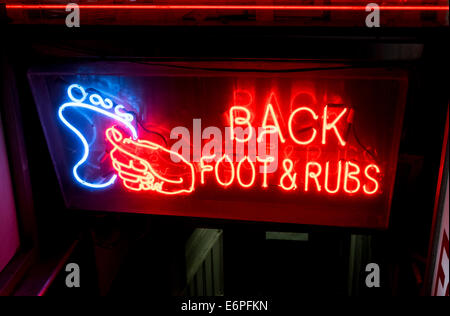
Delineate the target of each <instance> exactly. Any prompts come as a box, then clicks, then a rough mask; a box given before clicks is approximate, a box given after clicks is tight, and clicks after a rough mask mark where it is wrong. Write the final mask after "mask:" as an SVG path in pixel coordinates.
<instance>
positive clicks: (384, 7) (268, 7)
mask: <svg viewBox="0 0 450 316" xmlns="http://www.w3.org/2000/svg"><path fill="white" fill-rule="evenodd" d="M78 7H79V8H80V9H83V10H85V9H86V10H292V11H364V12H365V10H366V6H363V5H354V6H351V5H342V6H336V5H151V4H149V5H123V4H110V5H107V4H102V5H90V4H79V5H78ZM65 8H66V5H63V4H7V5H6V9H7V10H64V9H65ZM379 9H380V10H384V11H448V10H449V8H448V6H445V5H416V6H413V5H401V6H400V5H398V6H396V5H379Z"/></svg>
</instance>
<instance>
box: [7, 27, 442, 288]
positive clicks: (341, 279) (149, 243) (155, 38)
mask: <svg viewBox="0 0 450 316" xmlns="http://www.w3.org/2000/svg"><path fill="white" fill-rule="evenodd" d="M1 31H2V32H1V34H2V44H3V45H1V46H3V47H2V49H1V50H2V54H3V62H2V68H1V71H2V73H3V74H2V77H3V80H4V81H3V85H4V88H3V89H2V99H3V100H4V101H5V102H2V106H1V111H2V117H3V118H4V119H3V120H4V121H5V128H6V130H7V132H6V134H7V135H9V137H8V136H7V138H8V139H7V143H8V145H9V148H10V150H11V157H14V155H16V154H17V152H16V151H17V149H14V148H17V146H19V147H20V148H22V150H25V152H26V158H27V162H28V166H29V170H28V171H29V176H30V179H31V183H30V187H29V188H30V192H28V191H27V190H18V191H20V192H16V200H17V203H18V204H22V205H24V204H26V205H28V206H30V205H32V208H33V209H34V214H35V218H36V221H35V222H34V220H31V221H32V222H33V223H34V224H33V223H31V224H30V223H29V221H30V219H25V221H24V218H21V222H22V225H21V232H22V236H23V238H22V246H23V247H27V246H28V247H38V249H39V255H38V256H37V259H36V265H40V266H44V267H45V265H46V262H49V260H50V259H48V258H53V257H54V256H55V254H56V253H64V251H65V249H67V247H68V246H69V245H71V244H72V242H73V241H74V240H79V242H78V244H77V245H76V247H75V251H74V252H73V253H71V254H70V260H71V262H78V263H79V264H80V266H82V267H86V268H82V269H84V270H83V271H84V272H83V273H84V274H83V282H85V283H84V284H83V286H82V287H81V288H80V289H68V288H66V287H65V286H64V278H65V273H64V271H63V272H62V273H60V274H59V275H58V276H57V277H56V279H55V281H54V282H53V283H52V285H51V286H50V288H49V290H48V292H47V295H74V294H76V295H98V294H109V295H120V296H122V295H146V296H149V295H180V294H183V290H184V288H185V286H186V284H185V276H184V273H185V272H184V271H185V257H184V247H185V243H186V241H187V239H188V237H189V236H190V234H191V233H192V232H193V231H194V229H196V228H220V229H223V236H224V239H223V240H224V242H223V251H224V284H225V290H224V291H225V295H250V296H272V295H285V294H287V295H296V296H297V295H338V296H346V295H348V294H351V295H368V296H372V295H383V296H387V295H419V294H420V291H421V289H422V287H423V285H424V283H423V282H424V280H423V278H424V275H425V268H426V260H427V254H428V245H429V238H430V229H431V225H432V217H433V206H434V199H435V193H436V192H435V191H436V185H437V179H438V171H439V167H440V164H439V162H440V157H441V147H442V140H443V131H444V123H445V118H446V115H447V114H446V112H447V106H448V95H449V93H448V91H449V90H448V89H449V78H448V56H449V51H448V47H447V45H446V43H448V39H449V32H448V29H440V28H438V29H425V28H423V29H414V28H409V29H401V28H397V29H385V28H384V29H380V30H374V29H345V28H313V29H309V28H290V27H283V28H281V29H280V28H276V27H273V28H265V27H259V28H251V27H247V28H244V27H231V26H230V27H209V28H208V27H201V28H200V27H180V28H177V27H125V26H121V27H118V26H116V27H113V26H109V27H108V26H103V27H91V26H84V27H81V28H80V29H68V28H65V27H55V26H53V27H46V26H20V25H15V26H11V25H10V26H4V27H3V28H2V30H1ZM421 45H423V54H417V56H419V57H418V58H409V57H408V56H414V55H415V50H416V49H417V47H420V46H421ZM226 58H236V59H240V58H250V59H257V58H277V59H281V60H282V59H287V58H294V59H298V60H312V61H314V62H318V63H320V62H321V61H323V62H330V61H345V62H349V63H351V64H353V65H355V66H358V65H363V66H370V67H395V68H403V69H406V70H407V71H408V74H409V87H408V100H407V105H406V111H405V120H404V125H403V130H402V139H401V146H400V152H399V165H398V171H397V177H396V186H395V191H394V192H395V193H394V200H393V203H392V210H391V220H390V225H389V229H388V230H386V231H367V230H350V229H337V228H327V227H309V226H303V225H290V224H283V225H281V224H267V223H251V222H236V221H220V220H206V219H196V218H179V217H178V218H175V217H170V216H152V215H138V214H110V213H102V212H87V211H82V210H67V209H66V208H65V205H64V202H63V199H62V195H61V192H60V188H59V185H58V182H57V179H56V174H55V171H54V168H53V165H52V162H51V159H50V155H49V152H48V149H47V144H46V141H45V138H44V135H43V132H42V128H41V125H40V122H39V118H38V115H37V111H36V107H35V104H34V100H33V97H32V94H31V90H30V86H29V83H28V80H27V76H26V74H27V70H28V69H29V67H31V66H35V65H45V64H48V63H50V64H57V63H70V62H72V61H73V62H75V61H92V60H94V61H95V60H136V61H142V60H144V61H149V60H151V61H160V60H190V59H193V60H209V59H214V60H222V59H226ZM11 87H13V88H11ZM10 89H13V90H15V91H16V94H15V96H16V97H14V95H13V96H12V95H11V94H10V91H11V90H10ZM11 104H15V105H14V106H11ZM17 118H20V120H21V122H20V121H16V119H17ZM17 122H18V123H20V126H21V128H22V131H23V138H24V144H23V146H22V144H20V142H19V141H18V140H17V136H11V135H13V133H14V128H15V127H14V126H16V125H15V123H17ZM18 164H20V161H18V160H17V159H16V160H14V159H13V161H12V162H11V165H12V168H13V169H14V168H15V169H17V167H18ZM17 179H18V178H17V177H15V185H16V188H17V187H18V186H19V184H18V183H17V181H19V180H17ZM27 192H28V193H31V195H27V194H28V193H27ZM30 199H32V200H30ZM21 216H23V215H19V217H21ZM30 227H34V228H33V229H30ZM267 231H286V232H300V233H309V240H308V241H306V242H304V241H276V240H266V238H265V232H267ZM352 236H358V237H357V238H358V240H359V243H360V248H359V249H360V252H361V253H360V258H361V262H360V263H359V267H356V268H355V269H353V270H352V269H350V266H349V264H350V262H349V260H350V259H349V253H350V251H351V247H350V245H351V242H350V241H351V238H352ZM353 238H355V237H353ZM96 249H97V250H98V249H109V250H111V251H112V252H114V256H115V257H114V258H116V259H115V260H109V259H108V260H106V259H107V258H106V257H105V258H103V260H102V257H101V255H100V257H99V252H98V251H97V250H96ZM96 251H97V252H96ZM108 258H110V257H108ZM70 260H69V261H70ZM368 260H370V261H368ZM369 262H376V263H378V264H379V265H380V268H381V284H382V286H381V288H379V289H374V288H372V289H369V288H366V287H365V286H364V279H365V275H366V273H365V272H364V267H365V266H366V264H367V263H369ZM109 270H111V271H112V270H114V271H116V272H117V273H110V274H108V273H107V272H105V271H109ZM33 273H35V270H33V269H32V270H31V272H29V274H28V276H29V277H31V276H32V274H33ZM100 275H106V276H110V277H109V278H108V277H105V278H99V276H100ZM349 280H352V281H349ZM25 283H26V282H25ZM349 284H351V286H349ZM30 288H31V287H30V286H28V288H27V286H26V285H24V286H19V287H18V292H19V293H20V291H23V293H27V291H28V290H29V289H30ZM29 291H31V290H29Z"/></svg>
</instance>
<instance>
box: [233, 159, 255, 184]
mask: <svg viewBox="0 0 450 316" xmlns="http://www.w3.org/2000/svg"><path fill="white" fill-rule="evenodd" d="M246 160H247V161H248V164H249V165H250V169H251V170H252V176H251V178H250V182H249V183H244V182H243V181H242V179H241V167H242V164H243V163H244V162H245V161H246ZM236 173H237V180H238V182H239V184H240V185H241V187H243V188H249V187H251V186H252V185H253V183H255V178H256V169H255V164H254V163H253V162H251V160H250V158H249V157H247V156H246V157H244V158H242V159H241V161H239V163H238V165H237V170H236Z"/></svg>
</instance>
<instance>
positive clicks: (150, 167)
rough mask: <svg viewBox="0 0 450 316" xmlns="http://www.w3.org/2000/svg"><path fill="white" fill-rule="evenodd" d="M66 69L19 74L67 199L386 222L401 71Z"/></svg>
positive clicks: (164, 211)
mask: <svg viewBox="0 0 450 316" xmlns="http://www.w3.org/2000/svg"><path fill="white" fill-rule="evenodd" d="M114 64H115V63H114ZM115 65H116V64H115ZM67 67H70V68H68V69H67V70H65V71H63V72H61V71H60V70H59V69H58V72H55V73H52V72H51V71H42V70H41V69H40V70H39V71H37V72H30V75H29V78H30V83H31V87H32V89H33V95H34V97H35V100H36V105H37V110H38V113H39V117H40V120H41V122H42V127H43V130H44V133H45V137H46V139H47V143H48V145H49V151H50V154H51V157H52V160H53V164H54V166H55V170H56V175H57V179H58V181H59V184H60V187H61V191H62V194H63V197H64V201H65V203H66V206H67V207H68V208H71V209H81V210H102V211H117V212H139V213H147V214H160V215H174V216H191V217H198V218H220V219H232V220H251V221H270V222H280V223H298V224H311V225H331V226H351V227H376V228H384V227H386V225H387V223H388V222H389V221H388V219H389V209H390V203H391V199H392V194H393V193H392V192H393V185H394V181H395V174H396V164H397V150H398V145H399V141H400V132H401V130H399V128H400V127H401V118H402V117H403V105H404V101H405V97H406V91H407V89H406V87H407V86H406V84H407V81H406V80H404V79H403V78H406V77H403V73H401V72H398V73H397V72H396V73H392V72H390V71H387V70H386V71H385V70H380V69H378V70H377V71H372V70H367V71H364V72H363V71H361V73H359V72H357V71H349V70H342V71H341V70H336V71H335V70H332V71H331V70H330V71H328V70H327V71H324V72H320V73H319V72H307V73H304V72H300V73H280V74H270V75H269V74H266V73H261V74H260V73H242V74H241V73H236V72H233V73H226V74H225V75H224V73H223V72H215V71H214V72H212V71H208V72H206V71H198V72H193V71H191V70H185V69H178V68H174V69H172V68H170V69H167V68H162V67H156V66H148V67H147V66H142V65H133V66H131V65H128V64H117V67H116V72H115V73H114V74H110V72H108V71H107V69H110V68H111V64H104V63H94V64H89V65H81V66H80V65H68V66H67ZM80 67H81V68H80ZM220 67H222V66H220ZM220 67H219V68H220ZM235 67H236V68H239V67H240V68H243V69H245V68H248V64H245V65H241V66H239V65H235ZM252 67H253V66H252ZM255 67H256V66H255ZM149 70H151V71H149ZM80 71H81V72H80ZM136 71H137V72H136ZM335 78H340V79H339V80H338V81H337V80H335ZM386 78H389V80H386ZM385 91H386V92H385Z"/></svg>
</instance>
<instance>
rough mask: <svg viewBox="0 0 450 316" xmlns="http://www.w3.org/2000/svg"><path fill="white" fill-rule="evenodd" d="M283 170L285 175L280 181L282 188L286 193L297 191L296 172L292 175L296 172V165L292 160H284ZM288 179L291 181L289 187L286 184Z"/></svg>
mask: <svg viewBox="0 0 450 316" xmlns="http://www.w3.org/2000/svg"><path fill="white" fill-rule="evenodd" d="M283 169H284V173H283V175H282V176H281V179H280V187H281V188H283V190H285V191H291V190H295V189H297V183H296V182H297V173H295V172H294V174H292V171H293V170H294V163H293V162H292V160H291V159H289V158H287V159H284V160H283ZM286 178H288V180H289V181H290V185H288V186H287V185H285V184H284V182H285V180H286Z"/></svg>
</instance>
